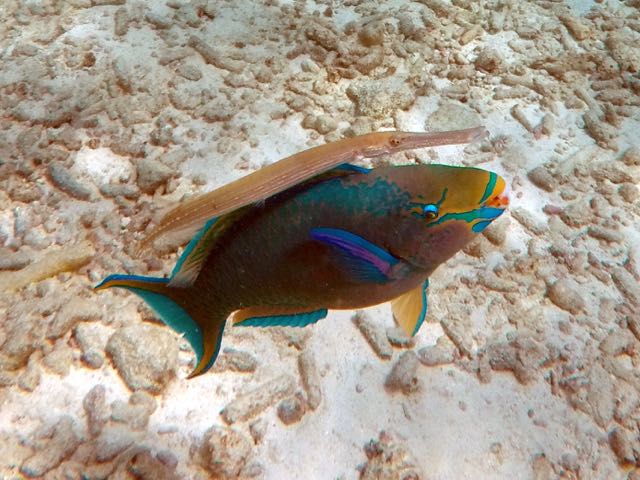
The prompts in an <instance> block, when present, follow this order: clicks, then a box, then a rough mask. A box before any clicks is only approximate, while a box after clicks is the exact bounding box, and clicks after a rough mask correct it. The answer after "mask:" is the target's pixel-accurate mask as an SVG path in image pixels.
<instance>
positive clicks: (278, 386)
mask: <svg viewBox="0 0 640 480" xmlns="http://www.w3.org/2000/svg"><path fill="white" fill-rule="evenodd" d="M294 389H295V381H294V379H293V377H292V376H291V375H281V376H279V377H276V378H274V379H272V380H269V381H267V382H265V383H263V384H262V385H259V386H257V387H256V388H254V389H252V390H249V391H248V392H246V393H241V394H240V395H238V396H237V397H236V398H235V400H232V401H231V402H230V403H229V404H228V405H227V406H226V407H224V409H223V410H222V412H220V415H222V419H223V420H224V421H225V422H226V423H228V424H232V423H235V422H238V421H245V420H249V419H250V418H253V417H255V416H256V415H258V414H259V413H261V412H263V411H264V410H266V409H267V408H268V407H270V406H271V405H273V404H274V403H276V402H277V401H278V400H282V399H283V398H285V397H288V396H290V395H291V394H293V391H294Z"/></svg>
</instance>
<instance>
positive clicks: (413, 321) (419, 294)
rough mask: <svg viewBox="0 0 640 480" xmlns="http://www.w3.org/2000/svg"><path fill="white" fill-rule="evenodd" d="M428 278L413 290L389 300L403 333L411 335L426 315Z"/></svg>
mask: <svg viewBox="0 0 640 480" xmlns="http://www.w3.org/2000/svg"><path fill="white" fill-rule="evenodd" d="M428 287H429V280H425V281H424V282H422V283H421V284H420V285H418V286H417V287H416V288H414V289H413V290H409V291H408V292H407V293H405V294H403V295H401V296H399V297H398V298H396V299H394V300H392V301H391V309H392V310H393V316H394V317H395V319H396V322H398V325H399V326H400V327H401V328H402V329H403V330H404V331H405V333H406V334H407V335H409V336H411V337H413V336H414V335H415V334H416V333H418V330H420V326H421V325H422V323H423V322H424V319H425V317H426V316H427V306H428V302H427V288H428Z"/></svg>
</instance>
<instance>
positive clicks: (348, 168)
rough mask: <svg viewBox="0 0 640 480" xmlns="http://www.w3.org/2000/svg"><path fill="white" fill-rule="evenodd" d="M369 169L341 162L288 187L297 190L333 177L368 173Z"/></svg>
mask: <svg viewBox="0 0 640 480" xmlns="http://www.w3.org/2000/svg"><path fill="white" fill-rule="evenodd" d="M370 171H371V169H370V168H365V167H360V166H358V165H352V164H351V163H341V164H340V165H338V166H337V167H335V168H332V169H331V170H327V171H326V172H323V173H319V174H318V175H316V176H314V177H311V178H309V179H307V180H305V181H303V182H300V183H298V184H296V185H292V186H291V187H289V188H290V189H291V190H292V191H298V190H300V189H305V188H309V187H310V186H312V185H315V184H317V183H321V182H326V181H328V180H333V179H334V178H341V177H348V176H349V175H355V174H358V173H364V174H366V173H369V172H370Z"/></svg>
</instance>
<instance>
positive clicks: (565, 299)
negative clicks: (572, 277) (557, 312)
mask: <svg viewBox="0 0 640 480" xmlns="http://www.w3.org/2000/svg"><path fill="white" fill-rule="evenodd" d="M547 296H548V297H549V300H551V301H552V302H553V303H555V304H556V305H557V306H558V307H560V308H562V309H563V310H567V311H568V312H571V313H573V314H576V313H580V312H582V311H585V302H584V299H583V298H582V295H581V294H580V293H579V292H578V290H577V289H576V288H574V286H573V285H572V284H571V283H570V282H569V281H568V280H565V279H561V280H558V281H557V282H555V283H554V284H552V285H551V286H550V287H549V288H548V289H547Z"/></svg>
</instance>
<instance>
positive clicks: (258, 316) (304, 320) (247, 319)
mask: <svg viewBox="0 0 640 480" xmlns="http://www.w3.org/2000/svg"><path fill="white" fill-rule="evenodd" d="M292 310H296V311H295V312H294V311H292ZM299 310H300V309H291V308H283V307H253V308H246V309H244V310H239V311H237V312H236V313H235V314H234V315H233V324H234V326H239V327H306V326H307V325H310V324H312V323H315V322H317V321H318V320H322V319H323V318H324V317H326V316H327V310H326V309H320V310H314V311H310V312H309V311H306V312H300V311H299Z"/></svg>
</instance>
